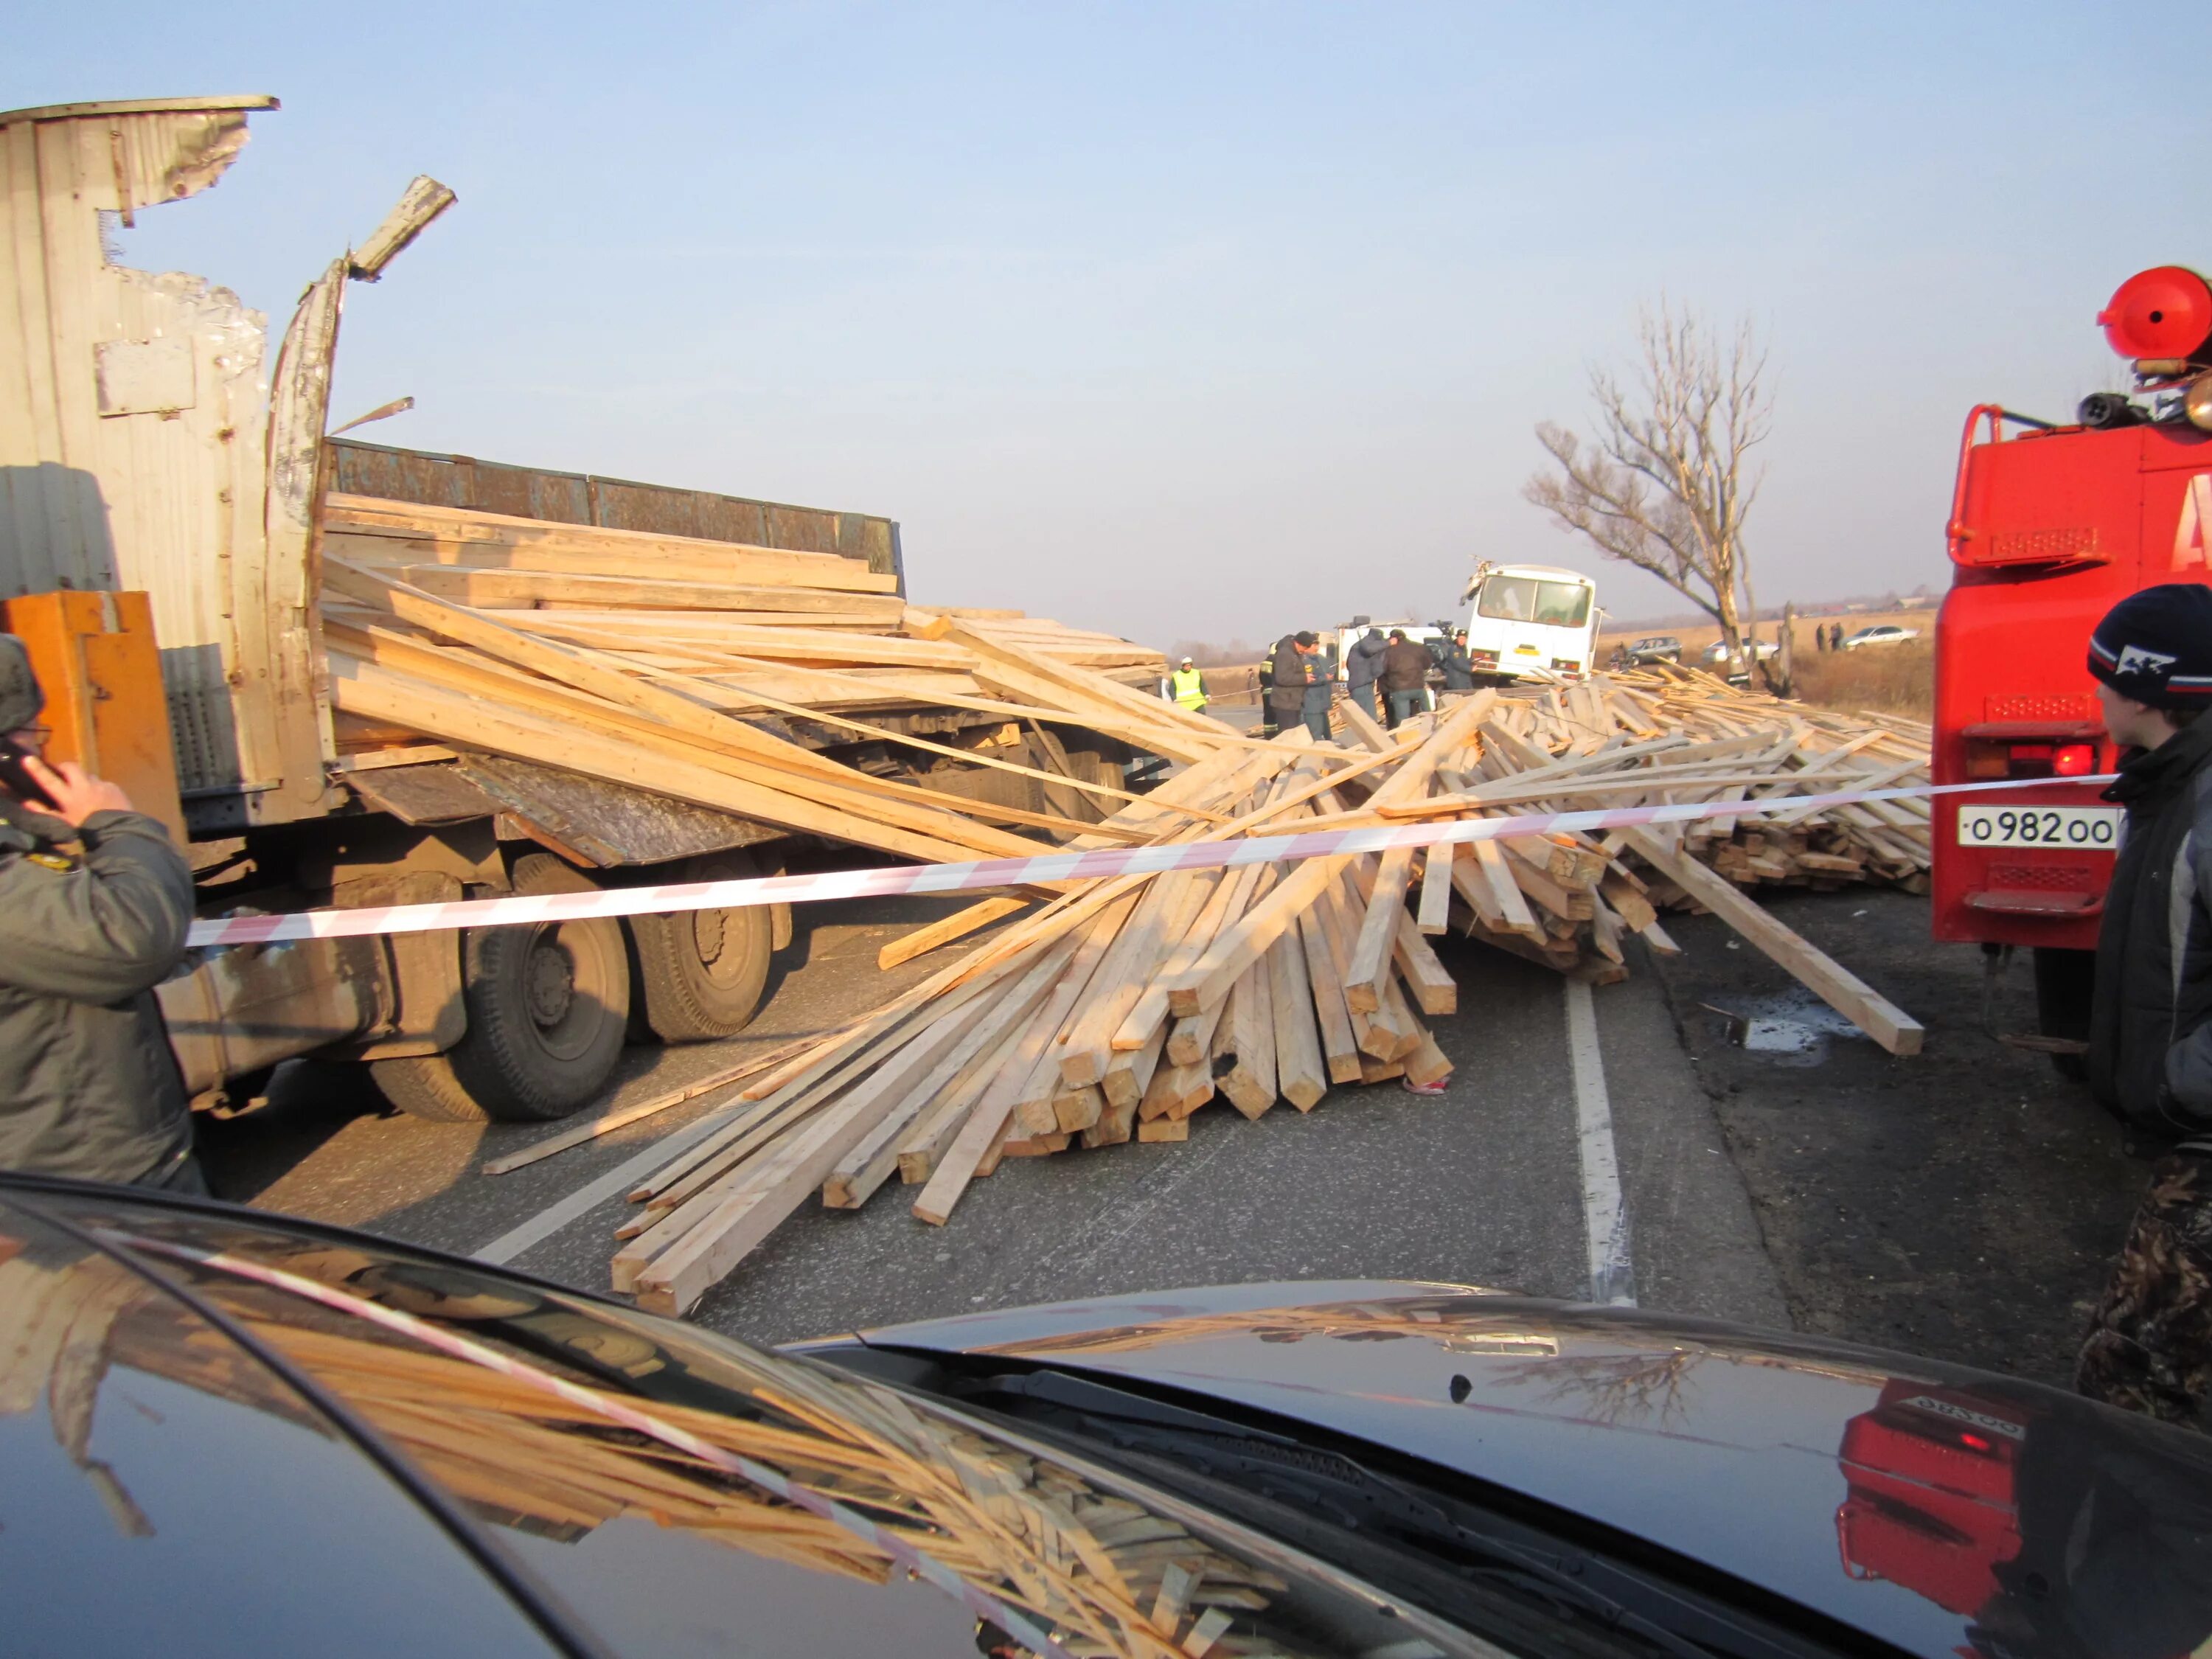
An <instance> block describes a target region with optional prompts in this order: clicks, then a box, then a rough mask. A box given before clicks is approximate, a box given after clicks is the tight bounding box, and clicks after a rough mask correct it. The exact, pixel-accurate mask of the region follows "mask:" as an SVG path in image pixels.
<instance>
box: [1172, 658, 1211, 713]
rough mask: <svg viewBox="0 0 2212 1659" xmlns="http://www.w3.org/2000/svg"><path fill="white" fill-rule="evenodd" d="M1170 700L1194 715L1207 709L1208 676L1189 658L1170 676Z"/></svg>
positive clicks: (1183, 660)
mask: <svg viewBox="0 0 2212 1659" xmlns="http://www.w3.org/2000/svg"><path fill="white" fill-rule="evenodd" d="M1168 700H1169V701H1170V702H1174V703H1177V704H1180V705H1181V706H1182V707H1183V708H1188V709H1189V710H1190V712H1191V713H1192V714H1197V713H1198V712H1199V711H1200V710H1201V709H1203V708H1205V707H1206V676H1205V675H1203V674H1201V673H1200V672H1199V671H1198V670H1197V669H1195V668H1194V667H1193V666H1192V665H1191V660H1190V659H1189V658H1188V657H1185V658H1184V659H1182V667H1180V668H1178V669H1176V671H1175V672H1174V673H1172V674H1170V675H1169V676H1168Z"/></svg>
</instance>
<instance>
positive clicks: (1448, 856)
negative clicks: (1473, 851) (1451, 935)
mask: <svg viewBox="0 0 2212 1659" xmlns="http://www.w3.org/2000/svg"><path fill="white" fill-rule="evenodd" d="M1454 851H1455V849H1454V848H1450V847H1448V846H1447V847H1430V848H1424V849H1422V854H1421V896H1420V902H1419V905H1418V906H1417V907H1416V909H1415V920H1416V921H1417V922H1418V923H1419V927H1420V930H1421V931H1422V932H1423V933H1447V932H1449V930H1450V927H1451V895H1452V880H1451V866H1452V858H1453V855H1454Z"/></svg>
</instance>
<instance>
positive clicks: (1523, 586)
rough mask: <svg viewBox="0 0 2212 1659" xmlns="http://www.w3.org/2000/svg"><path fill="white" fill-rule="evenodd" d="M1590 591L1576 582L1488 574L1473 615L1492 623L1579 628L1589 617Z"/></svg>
mask: <svg viewBox="0 0 2212 1659" xmlns="http://www.w3.org/2000/svg"><path fill="white" fill-rule="evenodd" d="M1589 606H1590V590H1589V588H1588V587H1586V586H1583V584H1582V583H1580V582H1555V581H1546V580H1543V579H1542V578H1541V577H1539V576H1492V577H1491V578H1490V580H1487V581H1486V582H1485V583H1483V585H1482V596H1481V598H1480V599H1478V600H1477V601H1476V602H1475V614H1476V615H1478V616H1482V617H1490V618H1491V619H1492V621H1496V622H1525V623H1537V624H1539V625H1540V626H1541V627H1546V628H1580V627H1581V626H1582V625H1583V623H1586V622H1588V621H1589Z"/></svg>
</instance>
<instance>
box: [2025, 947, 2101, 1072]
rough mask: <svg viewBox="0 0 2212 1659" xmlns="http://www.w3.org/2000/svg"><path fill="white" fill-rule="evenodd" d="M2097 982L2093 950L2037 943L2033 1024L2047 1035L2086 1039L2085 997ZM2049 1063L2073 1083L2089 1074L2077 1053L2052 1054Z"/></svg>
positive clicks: (2087, 1006)
mask: <svg viewBox="0 0 2212 1659" xmlns="http://www.w3.org/2000/svg"><path fill="white" fill-rule="evenodd" d="M2096 983H2097V953H2096V952H2095V951H2059V950H2052V949H2049V948H2046V947H2045V946H2042V945H2038V946H2037V947H2036V950H2035V1023H2036V1027H2037V1029H2038V1030H2039V1031H2040V1032H2041V1033H2042V1034H2043V1035H2044V1036H2047V1037H2064V1038H2067V1039H2068V1040H2069V1041H2071V1042H2087V1041H2088V1040H2089V999H2090V996H2091V994H2093V991H2094V989H2095V987H2096ZM2051 1064H2052V1065H2053V1066H2057V1068H2058V1074H2059V1075H2060V1076H2061V1077H2067V1078H2071V1079H2074V1081H2075V1082H2076V1083H2079V1082H2081V1081H2082V1080H2083V1079H2086V1078H2087V1076H2088V1075H2089V1066H2088V1063H2087V1060H2084V1059H2083V1058H2082V1057H2081V1055H2080V1054H2053V1055H2051Z"/></svg>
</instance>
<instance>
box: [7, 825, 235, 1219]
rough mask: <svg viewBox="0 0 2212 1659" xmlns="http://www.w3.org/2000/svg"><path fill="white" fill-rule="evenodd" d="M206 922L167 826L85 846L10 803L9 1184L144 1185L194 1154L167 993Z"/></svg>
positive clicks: (105, 833) (104, 830) (100, 831)
mask: <svg viewBox="0 0 2212 1659" xmlns="http://www.w3.org/2000/svg"><path fill="white" fill-rule="evenodd" d="M72 843H82V846H83V848H84V852H83V854H82V857H78V856H76V855H73V854H65V853H64V852H63V851H62V850H61V849H62V848H64V846H67V845H70V844H72ZM191 919H192V872H191V866H189V865H187V864H186V863H185V858H184V854H181V853H179V851H178V850H177V849H176V848H175V846H174V845H173V843H172V842H170V840H169V836H168V832H167V830H166V829H163V828H162V827H161V824H159V823H156V822H155V820H154V819H152V818H149V817H145V816H144V815H143V814H141V813H137V812H95V813H94V814H93V815H92V816H91V817H88V818H87V819H86V820H85V822H84V827H83V828H82V829H81V830H79V829H70V827H69V825H68V824H66V823H63V822H62V821H61V820H60V819H58V818H54V817H47V816H46V814H44V813H41V812H33V811H29V810H28V809H27V808H26V807H24V806H23V805H22V804H21V803H20V802H18V801H15V800H14V799H12V798H7V799H0V1169H9V1170H32V1171H35V1172H37V1173H40V1174H43V1175H61V1176H78V1177H80V1178H82V1179H83V1180H87V1181H115V1182H135V1181H141V1180H144V1179H147V1178H149V1177H153V1178H159V1177H160V1176H161V1175H162V1173H163V1171H164V1170H166V1169H167V1168H168V1167H170V1166H171V1165H173V1163H174V1161H175V1160H176V1159H178V1158H180V1157H182V1156H183V1155H184V1154H185V1152H189V1151H190V1150H191V1144H192V1130H191V1111H190V1109H189V1108H188V1106H187V1104H186V1102H185V1091H184V1084H183V1080H182V1079H180V1078H179V1076H178V1074H177V1062H176V1058H175V1056H174V1055H173V1054H171V1053H170V1050H169V1037H168V1031H167V1027H165V1026H164V1025H163V1024H162V1023H161V1009H160V1007H159V1006H157V1005H156V1004H155V1000H154V994H153V987H155V986H156V985H158V984H160V983H161V981H162V980H164V979H166V978H167V977H168V975H169V971H170V969H173V967H175V965H176V963H177V961H178V958H179V957H181V956H182V955H183V954H184V948H185V928H186V927H188V926H189V925H190V924H191Z"/></svg>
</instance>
